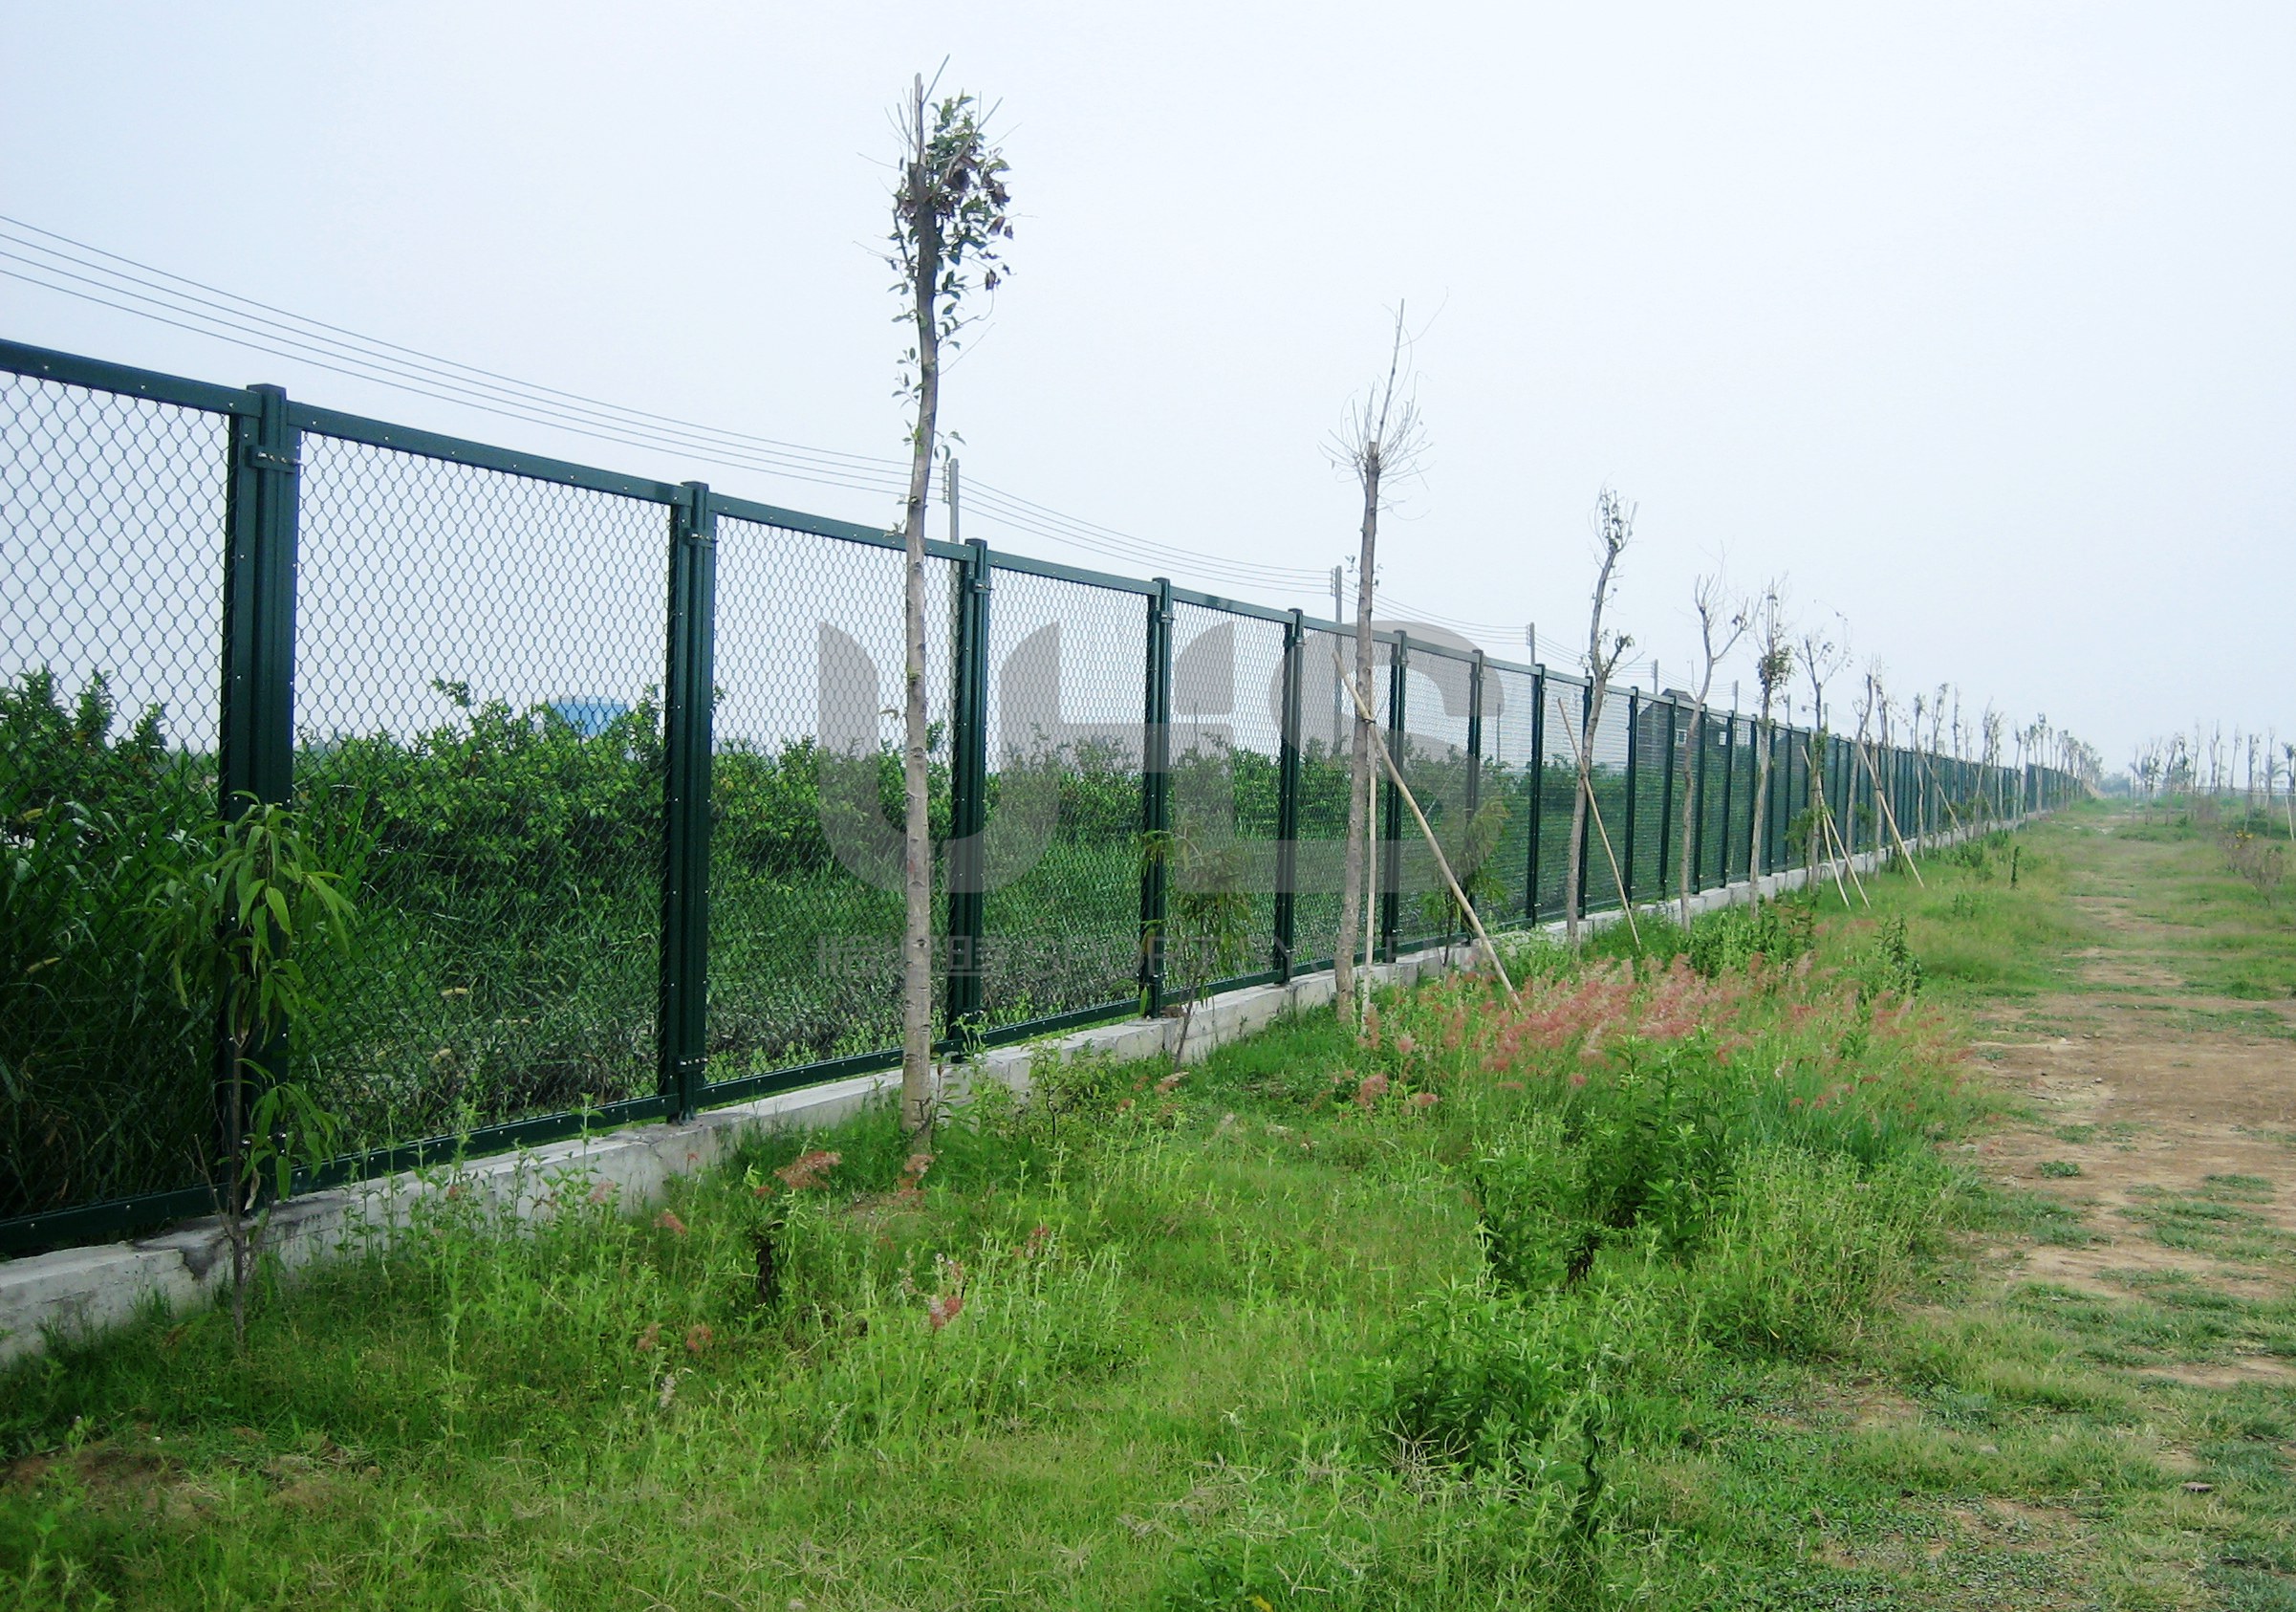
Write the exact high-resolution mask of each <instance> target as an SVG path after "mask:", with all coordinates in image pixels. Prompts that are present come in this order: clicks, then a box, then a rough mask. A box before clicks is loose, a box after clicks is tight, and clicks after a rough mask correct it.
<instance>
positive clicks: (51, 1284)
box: [0, 830, 1979, 1363]
mask: <svg viewBox="0 0 2296 1612" xmlns="http://www.w3.org/2000/svg"><path fill="white" fill-rule="evenodd" d="M1975 832H1979V831H1977V830H1964V831H1961V832H1960V833H1958V834H1944V835H1936V836H1932V837H1931V838H1930V840H1929V842H1928V843H1929V844H1931V845H1938V844H1946V843H1951V842H1952V841H1954V840H1956V839H1963V838H1966V837H1967V835H1968V834H1970V833H1975ZM1878 860H1879V858H1878V854H1876V853H1866V854H1862V855H1860V856H1858V857H1857V858H1855V859H1853V860H1852V865H1854V866H1856V867H1858V868H1859V869H1860V870H1861V871H1865V870H1870V869H1872V868H1873V867H1874V866H1875V865H1876V863H1877V861H1878ZM1811 876H1812V875H1811V873H1810V871H1809V870H1806V869H1801V868H1796V869H1792V870H1790V871H1788V872H1786V873H1781V874H1775V875H1771V876H1768V877H1765V879H1763V880H1762V881H1761V886H1762V889H1761V893H1762V895H1763V897H1764V898H1765V899H1767V898H1769V897H1772V896H1776V895H1780V894H1784V893H1785V892H1787V891H1789V890H1795V889H1799V888H1801V887H1802V886H1803V885H1804V884H1805V883H1806V882H1808V881H1809V878H1810V877H1811ZM1815 877H1816V878H1818V879H1819V880H1821V881H1825V882H1831V880H1832V879H1833V877H1834V870H1833V865H1832V864H1826V865H1824V866H1821V867H1819V868H1818V869H1816V870H1815ZM1754 893H1755V892H1754V886H1753V884H1752V883H1749V882H1743V881H1742V882H1738V883H1735V884H1729V885H1724V886H1722V887H1720V888H1717V889H1712V890H1706V891H1703V892H1700V894H1698V895H1695V896H1693V897H1692V898H1691V910H1692V912H1693V914H1697V913H1701V912H1709V911H1713V910H1715V909H1717V908H1720V907H1723V906H1728V905H1731V904H1734V903H1739V902H1744V901H1747V900H1749V899H1751V898H1752V896H1753V895H1754ZM1637 907H1638V909H1641V910H1649V911H1657V910H1660V909H1662V908H1663V909H1666V910H1671V908H1672V904H1671V903H1665V904H1657V903H1653V904H1648V905H1645V904H1640V903H1637ZM1623 919H1624V914H1623V913H1621V912H1619V911H1616V910H1613V911H1609V912H1602V913H1595V914H1591V915H1590V916H1589V917H1588V919H1587V920H1586V922H1587V923H1588V924H1589V925H1590V926H1602V925H1606V924H1614V923H1619V922H1622V921H1623ZM1543 927H1544V928H1545V930H1546V931H1547V932H1549V933H1550V934H1556V935H1559V934H1560V933H1561V928H1562V926H1560V925H1559V924H1549V925H1546V926H1543ZM1516 932H1517V933H1520V932H1521V931H1516ZM1500 938H1501V939H1502V940H1503V941H1504V939H1505V937H1504V936H1502V937H1500ZM1473 961H1474V948H1470V947H1466V946H1456V947H1451V948H1442V949H1431V950H1427V951H1420V952H1415V953H1413V954H1411V955H1410V956H1407V957H1404V958H1401V959H1399V960H1398V961H1397V962H1394V963H1385V964H1378V965H1375V966H1374V967H1373V968H1372V969H1371V970H1370V972H1371V976H1372V979H1373V981H1374V983H1375V984H1376V985H1380V986H1409V985H1413V984H1416V983H1418V982H1419V980H1420V979H1421V978H1423V977H1426V976H1428V975H1432V974H1436V973H1440V972H1442V971H1444V970H1446V969H1452V968H1456V967H1461V966H1463V965H1467V964H1470V963H1472V962H1473ZM1331 1001H1332V973H1331V971H1330V970H1329V969H1326V970H1324V971H1323V972H1321V973H1315V974H1306V975H1302V976H1301V977H1299V978H1298V979H1295V980H1293V981H1291V982H1290V983H1289V984H1288V985H1263V986H1252V987H1248V988H1245V989H1244V990H1241V991H1224V992H1223V993H1221V994H1220V995H1217V996H1212V997H1207V998H1205V999H1204V1000H1203V1001H1202V1002H1201V1003H1199V1004H1198V1005H1197V1008H1196V1013H1195V1016H1194V1020H1193V1022H1192V1024H1191V1025H1190V1027H1189V1030H1188V1040H1187V1046H1186V1049H1185V1061H1187V1062H1191V1063H1192V1062H1195V1061H1196V1060H1198V1059H1200V1058H1202V1057H1205V1056H1207V1055H1208V1054H1210V1053H1211V1052H1212V1051H1213V1050H1214V1049H1215V1048H1218V1047H1221V1046H1224V1045H1225V1044H1226V1043H1227V1042H1229V1041H1233V1040H1236V1039H1237V1038H1239V1037H1241V1036H1245V1035H1252V1034H1254V1033H1255V1032H1258V1031H1260V1030H1264V1029H1266V1028H1267V1026H1268V1025H1270V1024H1273V1023H1274V1022H1275V1021H1276V1020H1277V1019H1279V1018H1281V1017H1283V1016H1284V1015H1285V1014H1287V1013H1300V1012H1304V1011H1307V1010H1310V1009H1313V1008H1319V1007H1324V1006H1328V1005H1329V1004H1330V1003H1331ZM1179 1036H1180V1020H1179V1019H1178V1018H1176V1017H1174V1018H1157V1019H1128V1020H1125V1021H1122V1022H1120V1023H1116V1024H1105V1025H1099V1026H1095V1027H1094V1028H1093V1029H1090V1030H1080V1031H1076V1032H1073V1033H1071V1034H1068V1035H1052V1036H1047V1037H1044V1038H1042V1039H1040V1040H1035V1041H1028V1042H1022V1043H1020V1044H1018V1045H1015V1046H1010V1047H999V1048H994V1049H991V1050H990V1051H988V1052H986V1053H985V1054H983V1055H982V1056H981V1057H979V1058H978V1059H977V1060H976V1061H975V1062H973V1063H970V1064H964V1065H956V1066H953V1067H952V1068H951V1070H950V1071H949V1074H950V1076H951V1077H952V1078H951V1079H950V1081H949V1083H948V1084H947V1086H946V1087H945V1089H944V1096H945V1098H946V1099H947V1100H948V1101H949V1102H950V1103H952V1104H958V1103H962V1101H963V1100H964V1095H965V1093H966V1091H967V1090H969V1088H970V1087H971V1086H972V1085H974V1084H976V1083H978V1082H980V1081H983V1080H992V1081H995V1082H997V1083H999V1084H1002V1085H1004V1086H1007V1087H1008V1088H1010V1089H1011V1090H1012V1091H1013V1092H1015V1093H1017V1094H1019V1095H1020V1096H1022V1097H1024V1098H1025V1097H1026V1096H1027V1095H1028V1093H1029V1088H1030V1084H1031V1081H1030V1071H1031V1070H1032V1069H1033V1068H1034V1067H1035V1066H1036V1065H1037V1064H1038V1063H1039V1062H1040V1061H1042V1060H1046V1059H1051V1060H1052V1061H1054V1062H1062V1061H1067V1060H1069V1059H1073V1058H1078V1057H1107V1058H1111V1059H1115V1060H1116V1061H1129V1060H1132V1059H1136V1058H1146V1057H1159V1056H1163V1057H1169V1056H1170V1054H1171V1050H1172V1047H1173V1044H1174V1042H1175V1041H1177V1040H1178V1038H1179ZM899 1081H900V1076H899V1071H898V1070H888V1071H886V1072H884V1073H882V1074H877V1075H865V1076H859V1077H856V1078H852V1079H846V1080H837V1081H832V1082H830V1083H828V1084H825V1085H819V1086H807V1087H805V1088H803V1089H802V1090H799V1091H792V1092H782V1093H778V1094H776V1095H774V1096H772V1097H767V1098H760V1099H758V1100H755V1101H751V1102H743V1103H735V1104H731V1105H729V1106H727V1107H725V1108H715V1109H711V1110H710V1111H709V1112H707V1113H705V1114H701V1115H697V1116H696V1117H695V1118H694V1119H692V1120H690V1121H686V1122H682V1123H679V1124H661V1123H646V1124H635V1125H628V1126H624V1127H623V1128H621V1129H619V1130H614V1131H608V1132H605V1133H603V1134H601V1135H597V1136H586V1137H577V1138H573V1139H570V1140H568V1141H564V1142H558V1143H552V1144H547V1145H544V1146H540V1147H534V1148H530V1149H527V1150H525V1151H522V1152H518V1153H509V1154H502V1155H499V1156H495V1157H489V1158H484V1159H473V1160H469V1161H467V1162H466V1163H463V1164H461V1165H455V1166H453V1167H452V1168H441V1169H434V1170H426V1171H421V1172H406V1173H402V1174H398V1175H390V1176H383V1177H379V1178H378V1179H376V1180H373V1181H367V1182H360V1183H357V1184H356V1185H353V1186H349V1187H337V1188H334V1189H332V1190H329V1191H323V1192H312V1193H307V1194H305V1195H304V1196H301V1197H298V1198H292V1199H290V1200H288V1201H287V1202H285V1203H283V1204H281V1205H279V1206H278V1207H277V1208H276V1209H274V1210H273V1211H272V1213H271V1224H270V1227H269V1229H268V1231H266V1233H265V1236H264V1253H265V1254H266V1255H267V1256H269V1257H271V1258H274V1259H276V1260H277V1261H278V1262H279V1264H280V1266H281V1267H282V1268H284V1269H285V1270H287V1271H289V1272H292V1271H295V1270H298V1269H300V1268H302V1267H304V1266H307V1265H310V1264H311V1263H313V1262H314V1261H315V1260H320V1259H325V1258H329V1257H332V1256H335V1255H336V1254H337V1253H341V1252H343V1251H347V1250H352V1249H357V1248H359V1247H363V1246H369V1245H371V1244H372V1242H373V1241H374V1239H375V1238H376V1237H377V1236H387V1235H388V1234H389V1232H390V1231H393V1230H394V1229H396V1228H399V1227H401V1226H404V1225H405V1224H406V1223H407V1221H408V1218H409V1215H410V1212H411V1209H412V1207H413V1205H414V1204H415V1203H417V1202H418V1201H419V1200H421V1199H422V1198H423V1197H424V1196H426V1195H428V1194H431V1193H434V1192H443V1191H445V1190H448V1189H449V1188H450V1187H451V1188H452V1189H453V1190H454V1191H455V1192H456V1193H457V1194H458V1195H459V1196H463V1197H466V1198H471V1199H474V1200H476V1201H477V1202H478V1203H479V1204H480V1205H481V1206H482V1207H484V1208H486V1209H488V1210H490V1211H491V1212H493V1213H495V1214H497V1215H498V1216H499V1217H501V1218H503V1219H504V1220H507V1221H516V1220H522V1219H531V1218H532V1217H534V1216H536V1215H538V1214H540V1213H542V1212H544V1210H545V1205H546V1203H547V1201H548V1200H549V1199H550V1198H551V1197H552V1194H553V1193H554V1192H555V1191H557V1190H559V1189H561V1187H562V1186H563V1185H564V1184H565V1183H566V1182H568V1181H569V1180H570V1179H573V1180H575V1181H587V1182H589V1183H591V1184H593V1185H595V1184H596V1183H598V1182H606V1183H611V1184H613V1185H614V1186H615V1187H617V1191H618V1197H619V1201H620V1202H622V1203H624V1204H629V1205H637V1204H641V1203H644V1202H646V1201H648V1200H650V1199H652V1198H654V1197H657V1196H659V1195H660V1194H661V1190H662V1188H663V1187H664V1186H665V1185H666V1184H667V1183H668V1182H669V1181H670V1179H671V1178H672V1177H674V1176H681V1175H690V1174H693V1173H695V1172H696V1171H700V1170H704V1169H707V1168H709V1167H710V1166H711V1165H716V1164H718V1163H719V1162H721V1161H722V1160H725V1159H726V1158H728V1157H730V1156H731V1155H732V1154H733V1152H734V1150H735V1148H736V1147H737V1146H738V1145H739V1144H741V1142H742V1141H743V1140H744V1139H745V1138H746V1137H747V1136H750V1135H754V1134H759V1133H764V1132H772V1131H781V1130H791V1129H820V1128H826V1127H828V1126H832V1125H835V1124H838V1123H840V1122H844V1121H846V1120H849V1119H851V1118H853V1117H854V1116H855V1115H856V1114H858V1113H860V1112H861V1111H862V1110H863V1108H864V1107H865V1106H866V1105H867V1104H869V1103H870V1102H871V1101H873V1100H877V1098H878V1096H879V1095H880V1094H882V1093H885V1092H889V1091H891V1090H893V1089H895V1088H897V1087H898V1086H899ZM230 1280H231V1251H230V1241H229V1238H228V1236H227V1233H226V1231H225V1229H224V1224H223V1221H222V1218H221V1217H220V1216H209V1217H207V1218H206V1219H201V1220H194V1221H188V1222H185V1223H184V1224H183V1225H181V1226H178V1227H176V1228H174V1229H173V1230H171V1231H165V1232H162V1234H160V1235H158V1236H154V1237H145V1238H142V1239H141V1240H138V1241H135V1242H124V1243H105V1244H102V1245H100V1246H96V1247H88V1248H74V1249H62V1250H58V1251H56V1252H54V1253H43V1254H34V1255H32V1256H30V1257H28V1258H23V1259H13V1260H9V1261H7V1262H6V1263H0V1363H6V1362H7V1361H11V1360H15V1359H18V1358H21V1357H23V1356H26V1355H32V1354H38V1353H40V1352H42V1351H43V1350H44V1349H46V1348H47V1346H48V1344H49V1341H50V1340H51V1339H54V1338H85V1337H89V1336H93V1335H95V1334H97V1333H100V1332H103V1331H105V1330H108V1329H110V1328H112V1327H116V1326H119V1325H120V1324H121V1323H123V1322H125V1321H127V1320H130V1319H132V1318H135V1317H136V1316H137V1315H139V1314H140V1313H141V1312H142V1311H143V1310H144V1309H146V1307H148V1306H152V1305H155V1304H157V1305H159V1306H162V1307H164V1308H165V1309H167V1310H168V1311H171V1312H176V1313H181V1312H183V1311H185V1310H188V1309H189V1308H191V1307H192V1306H193V1305H196V1304H199V1303H203V1302H206V1301H210V1300H212V1299H213V1298H214V1297H215V1296H217V1295H218V1294H220V1293H224V1292H227V1291H228V1289H229V1286H230Z"/></svg>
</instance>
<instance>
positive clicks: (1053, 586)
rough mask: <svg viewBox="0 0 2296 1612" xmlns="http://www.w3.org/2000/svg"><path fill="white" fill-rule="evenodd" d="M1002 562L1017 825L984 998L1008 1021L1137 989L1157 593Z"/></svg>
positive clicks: (994, 755)
mask: <svg viewBox="0 0 2296 1612" xmlns="http://www.w3.org/2000/svg"><path fill="white" fill-rule="evenodd" d="M993 574H994V587H993V591H992V592H991V594H990V596H989V605H988V665H989V685H988V708H989V719H988V769H989V798H990V806H989V819H990V822H991V824H992V825H994V824H995V823H996V822H997V821H998V819H999V818H1000V817H1003V818H1004V819H1005V821H1006V824H1007V829H1006V832H1007V834H1009V835H1011V836H1012V838H1011V839H1010V842H1009V843H1010V847H1011V848H1010V849H1009V850H1005V851H994V852H992V854H991V855H990V858H989V861H990V863H991V868H992V871H991V874H990V884H989V888H988V890H987V892H986V901H985V903H984V905H985V908H986V912H985V920H984V929H985V934H984V942H983V956H982V970H983V972H982V1005H983V1007H984V1009H985V1011H986V1013H987V1016H988V1022H989V1024H990V1025H991V1026H1007V1025H1017V1024H1026V1023H1028V1022H1029V1021H1030V1020H1033V1019H1039V1018H1046V1017H1050V1016H1051V1015H1053V1014H1057V1013H1073V1012H1076V1011H1078V1010H1081V1009H1086V1008H1096V1007H1102V1006H1106V1005H1108V1004H1111V1003H1115V1002H1122V1001H1127V1000H1130V999H1132V998H1133V997H1134V996H1135V995H1136V994H1137V990H1138V978H1139V960H1140V951H1139V945H1140V941H1139V935H1140V793H1141V792H1140V779H1141V765H1142V761H1143V753H1142V735H1143V717H1144V715H1145V712H1146V708H1147V686H1148V685H1147V677H1148V673H1147V643H1148V609H1149V601H1148V600H1147V599H1144V598H1142V597H1141V596H1140V595H1138V594H1135V593H1125V592H1120V591H1118V590H1116V589H1112V588H1097V587H1093V586H1090V585H1089V584H1086V583H1082V582H1072V581H1068V580H1065V579H1061V578H1055V577H1040V576H1037V575H1035V574H1034V573H1032V572H1026V571H1014V570H1007V569H1006V568H1004V567H1001V566H1000V567H995V568H994V573H993ZM1177 708H1178V699H1177V697H1176V698H1175V709H1176V710H1177ZM1024 801H1027V802H1028V804H1027V807H1026V811H1027V813H1028V814H1029V821H1034V822H1046V819H1049V823H1047V826H1046V827H1044V828H1043V830H1042V831H1041V832H1036V831H1031V832H1029V833H1027V834H1023V833H1022V832H1021V831H1020V828H1019V825H1020V824H1021V822H1022V821H1023V816H1022V813H1023V802H1024ZM1048 805H1049V806H1050V807H1051V810H1049V811H1048V810H1047V806H1048ZM1008 814H1009V815H1008Z"/></svg>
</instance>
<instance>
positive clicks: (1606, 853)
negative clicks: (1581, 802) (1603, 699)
mask: <svg viewBox="0 0 2296 1612" xmlns="http://www.w3.org/2000/svg"><path fill="white" fill-rule="evenodd" d="M1554 714H1555V715H1557V716H1559V717H1561V718H1562V719H1563V733H1564V735H1565V736H1566V737H1568V738H1569V739H1570V759H1571V760H1572V761H1573V762H1575V763H1576V764H1577V766H1578V770H1579V773H1580V775H1581V776H1583V777H1584V778H1585V779H1586V780H1587V812H1588V814H1589V815H1590V816H1591V817H1593V819H1594V832H1595V833H1596V834H1599V835H1601V836H1602V854H1603V858H1604V860H1607V861H1608V862H1609V863H1610V864H1611V882H1612V883H1613V884H1615V885H1616V886H1617V887H1618V909H1619V910H1620V911H1621V912H1624V913H1625V914H1626V932H1627V933H1628V934H1630V935H1632V936H1634V937H1635V950H1636V951H1640V950H1641V949H1642V927H1641V926H1640V925H1638V924H1636V923H1635V904H1634V903H1633V902H1631V901H1628V900H1627V899H1626V880H1625V878H1624V877H1623V876H1622V875H1621V874H1620V873H1619V871H1618V853H1617V852H1615V851H1614V850H1612V849H1611V831H1610V830H1609V829H1607V828H1605V827H1603V826H1602V808H1601V807H1600V806H1599V805H1597V804H1596V803H1595V800H1594V773H1593V771H1592V769H1591V768H1590V767H1588V766H1587V764H1586V753H1587V752H1585V751H1584V750H1583V749H1581V748H1580V746H1579V742H1578V730H1577V729H1575V728H1573V727H1571V726H1570V712H1569V711H1567V710H1565V709H1564V708H1563V697H1562V696H1561V695H1560V694H1557V695H1556V696H1555V697H1554ZM1570 894H1571V895H1572V896H1573V897H1575V896H1576V895H1577V894H1578V892H1577V891H1575V890H1573V891H1571V892H1570ZM1581 916H1584V914H1582V915H1581Z"/></svg>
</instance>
